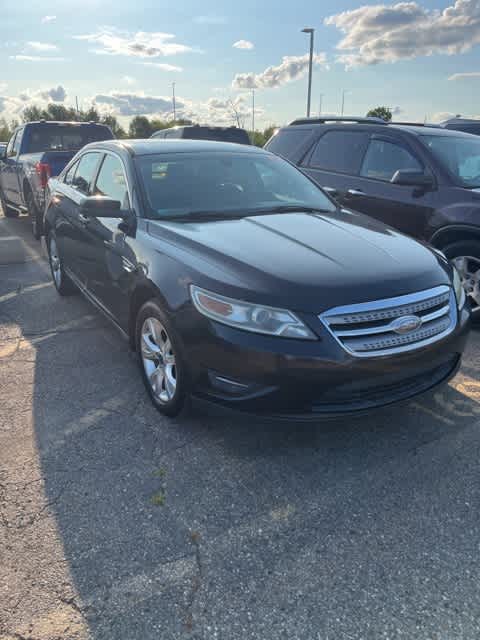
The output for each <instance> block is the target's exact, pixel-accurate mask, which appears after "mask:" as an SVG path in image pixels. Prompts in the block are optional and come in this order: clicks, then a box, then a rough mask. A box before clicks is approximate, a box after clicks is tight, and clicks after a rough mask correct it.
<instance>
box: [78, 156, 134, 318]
mask: <svg viewBox="0 0 480 640" xmlns="http://www.w3.org/2000/svg"><path fill="white" fill-rule="evenodd" d="M92 193H93V195H101V196H108V197H110V198H113V199H114V200H117V201H119V202H120V203H121V211H120V213H121V212H122V211H128V210H130V208H131V194H130V192H129V186H128V181H127V171H126V168H125V166H124V164H123V160H122V159H121V158H120V156H118V155H117V154H114V153H108V152H107V153H106V154H105V156H104V158H103V161H102V164H101V166H100V169H99V172H98V175H97V178H96V181H95V185H94V186H93V189H92ZM121 222H122V217H121V216H119V217H118V218H91V219H90V220H89V222H88V224H87V225H86V226H85V234H86V243H87V244H88V251H86V253H85V256H86V257H87V258H88V257H89V256H94V258H93V259H92V260H91V261H89V263H88V265H87V267H86V273H87V288H88V290H89V292H90V293H91V294H92V295H93V296H94V297H95V299H96V300H97V301H98V302H99V303H100V304H101V306H103V307H104V308H105V309H106V310H107V311H109V312H110V313H111V314H112V315H113V316H114V317H115V318H116V319H117V321H118V322H119V323H120V324H121V325H122V326H126V325H127V324H128V321H127V315H128V296H127V291H128V288H129V286H128V285H129V282H130V278H131V277H132V274H133V273H134V271H135V269H136V258H135V254H134V252H133V251H132V250H131V248H130V242H131V238H130V237H129V236H127V234H126V233H125V232H124V231H122V230H121V229H120V228H119V224H120V223H121Z"/></svg>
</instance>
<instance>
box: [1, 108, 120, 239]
mask: <svg viewBox="0 0 480 640" xmlns="http://www.w3.org/2000/svg"><path fill="white" fill-rule="evenodd" d="M112 138H113V133H112V131H111V129H110V127H107V126H106V125H103V124H97V123H94V122H88V123H83V122H50V121H49V122H46V121H41V122H28V123H27V124H24V125H22V126H21V127H18V128H17V129H16V130H15V132H14V134H13V135H12V137H11V138H10V141H9V142H8V145H7V147H6V149H5V150H4V152H3V153H1V154H0V203H1V204H2V208H3V211H4V213H5V215H6V216H7V217H14V216H17V215H18V214H19V213H28V214H29V215H30V217H31V220H32V229H33V234H34V236H35V237H36V238H40V237H41V235H42V232H43V213H44V207H45V187H46V185H47V182H48V179H49V177H50V176H56V175H58V174H59V173H60V172H61V171H62V169H63V168H64V167H65V165H66V164H67V162H68V161H69V160H71V159H72V158H73V156H74V155H75V154H76V153H77V151H78V150H79V149H81V148H82V147H83V146H84V145H85V144H88V143H89V142H95V141H97V140H110V139H112Z"/></svg>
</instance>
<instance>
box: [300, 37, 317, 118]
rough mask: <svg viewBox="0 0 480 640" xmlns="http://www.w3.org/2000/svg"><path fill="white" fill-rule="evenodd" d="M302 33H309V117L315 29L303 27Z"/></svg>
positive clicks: (308, 112)
mask: <svg viewBox="0 0 480 640" xmlns="http://www.w3.org/2000/svg"><path fill="white" fill-rule="evenodd" d="M302 33H309V34H310V59H309V64H308V94H307V118H309V117H310V103H311V97H312V72H313V34H314V33H315V29H311V28H310V27H305V29H302Z"/></svg>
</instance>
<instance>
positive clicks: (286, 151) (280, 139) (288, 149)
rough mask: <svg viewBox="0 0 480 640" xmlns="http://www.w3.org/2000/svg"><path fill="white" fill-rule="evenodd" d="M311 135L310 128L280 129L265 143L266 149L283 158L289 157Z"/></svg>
mask: <svg viewBox="0 0 480 640" xmlns="http://www.w3.org/2000/svg"><path fill="white" fill-rule="evenodd" d="M311 135H312V130H311V129H296V128H294V127H291V128H290V129H282V130H280V131H279V132H278V133H277V135H275V136H274V137H273V138H272V139H271V140H270V142H269V143H268V144H267V145H266V147H265V148H266V149H268V151H271V152H272V153H276V154H277V156H282V157H283V158H287V159H289V158H291V157H292V156H294V155H295V154H296V153H297V151H299V150H300V148H301V147H302V146H303V144H304V143H305V142H306V141H307V139H308V138H309V137H310V136H311Z"/></svg>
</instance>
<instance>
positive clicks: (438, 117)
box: [430, 111, 480, 123]
mask: <svg viewBox="0 0 480 640" xmlns="http://www.w3.org/2000/svg"><path fill="white" fill-rule="evenodd" d="M457 117H460V118H468V119H469V120H480V115H477V116H467V115H465V114H462V115H460V114H458V113H451V112H449V111H440V112H438V113H434V114H433V116H432V117H431V119H430V122H432V123H437V122H443V120H450V118H457Z"/></svg>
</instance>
